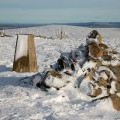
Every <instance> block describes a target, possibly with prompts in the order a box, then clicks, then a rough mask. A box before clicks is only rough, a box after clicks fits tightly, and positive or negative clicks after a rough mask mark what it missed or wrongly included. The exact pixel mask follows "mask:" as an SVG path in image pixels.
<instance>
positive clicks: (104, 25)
mask: <svg viewBox="0 0 120 120" xmlns="http://www.w3.org/2000/svg"><path fill="white" fill-rule="evenodd" d="M45 25H70V26H81V27H90V28H120V22H87V23H51V24H5V23H3V24H2V23H0V30H2V29H14V28H27V27H37V26H45Z"/></svg>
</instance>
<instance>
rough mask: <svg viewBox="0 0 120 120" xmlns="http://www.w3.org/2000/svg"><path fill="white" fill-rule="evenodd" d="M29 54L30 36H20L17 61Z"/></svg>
mask: <svg viewBox="0 0 120 120" xmlns="http://www.w3.org/2000/svg"><path fill="white" fill-rule="evenodd" d="M27 54H28V35H18V38H17V47H16V56H15V60H18V59H19V58H21V57H23V56H27Z"/></svg>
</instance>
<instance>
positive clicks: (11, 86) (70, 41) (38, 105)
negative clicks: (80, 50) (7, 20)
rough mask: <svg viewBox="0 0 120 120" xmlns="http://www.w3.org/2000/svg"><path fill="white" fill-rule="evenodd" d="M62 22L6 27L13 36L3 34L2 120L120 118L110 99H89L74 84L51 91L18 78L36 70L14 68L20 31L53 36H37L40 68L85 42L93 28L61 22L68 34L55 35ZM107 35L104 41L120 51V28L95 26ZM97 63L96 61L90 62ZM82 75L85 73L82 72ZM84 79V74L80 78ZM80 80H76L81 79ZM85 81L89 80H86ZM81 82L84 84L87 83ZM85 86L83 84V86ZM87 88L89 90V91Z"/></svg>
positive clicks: (0, 64)
mask: <svg viewBox="0 0 120 120" xmlns="http://www.w3.org/2000/svg"><path fill="white" fill-rule="evenodd" d="M60 28H61V26H43V27H35V28H23V29H12V30H10V29H9V30H6V33H7V34H10V35H12V37H3V38H0V120H78V119H80V120H114V119H116V120H119V119H120V113H119V112H117V111H115V110H114V109H113V106H112V102H111V100H110V99H104V100H101V101H100V100H98V101H95V102H90V97H88V96H87V95H85V94H84V92H85V91H83V92H81V90H80V89H79V88H78V89H76V88H73V87H72V86H71V84H69V85H68V86H66V87H63V88H61V89H60V90H56V89H54V88H51V89H50V90H49V91H48V92H44V91H41V90H40V89H39V88H36V87H34V86H25V85H24V86H21V85H20V84H19V82H18V81H19V80H20V79H21V78H23V77H25V76H31V75H33V74H35V73H22V74H21V73H16V72H12V64H13V59H14V50H15V43H16V34H17V33H33V34H35V35H36V36H37V35H39V34H40V35H43V36H46V37H51V36H52V37H53V38H54V39H47V38H39V37H36V38H35V43H36V51H37V61H38V66H39V71H44V70H46V69H49V68H50V65H51V64H54V63H55V62H56V61H57V59H58V58H59V57H60V51H63V52H70V51H71V50H73V49H75V48H77V47H78V46H80V44H81V43H82V44H84V43H85V39H86V35H87V34H88V33H89V32H90V31H91V30H92V29H91V28H82V27H71V26H62V28H63V30H64V31H65V32H66V33H67V35H68V38H65V39H62V40H60V39H58V38H56V31H59V29H60ZM96 29H97V30H98V31H99V32H100V33H101V34H102V35H103V37H104V42H105V43H106V44H107V45H110V46H112V47H113V48H115V49H117V51H119V52H120V47H119V44H120V30H119V29H115V28H113V29H112V28H110V29H108V28H96ZM91 65H94V64H91ZM86 66H87V65H85V66H84V69H86ZM81 77H82V76H81ZM79 79H82V78H79ZM79 79H78V81H76V82H80V81H79ZM85 82H86V81H85ZM85 82H84V83H82V87H84V85H86V83H85ZM81 89H82V88H81ZM82 90H83V89H82ZM86 92H87V91H86Z"/></svg>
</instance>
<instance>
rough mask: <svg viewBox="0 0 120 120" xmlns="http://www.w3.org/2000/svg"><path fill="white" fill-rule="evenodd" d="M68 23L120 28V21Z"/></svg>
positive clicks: (92, 26)
mask: <svg viewBox="0 0 120 120" xmlns="http://www.w3.org/2000/svg"><path fill="white" fill-rule="evenodd" d="M66 24H67V23H66ZM67 25H73V26H82V27H91V28H120V22H88V23H68V24H67Z"/></svg>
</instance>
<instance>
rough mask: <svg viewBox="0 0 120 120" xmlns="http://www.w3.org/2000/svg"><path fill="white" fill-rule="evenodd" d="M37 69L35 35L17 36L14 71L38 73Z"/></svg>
mask: <svg viewBox="0 0 120 120" xmlns="http://www.w3.org/2000/svg"><path fill="white" fill-rule="evenodd" d="M37 69H38V67H37V59H36V50H35V44H34V35H32V34H29V35H26V34H22V35H17V39H16V46H15V54H14V62H13V71H16V72H36V71H37Z"/></svg>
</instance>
